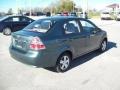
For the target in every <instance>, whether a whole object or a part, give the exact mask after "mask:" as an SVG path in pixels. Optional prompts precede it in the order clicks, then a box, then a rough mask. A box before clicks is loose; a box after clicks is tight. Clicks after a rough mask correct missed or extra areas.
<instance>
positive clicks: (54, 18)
mask: <svg viewBox="0 0 120 90" xmlns="http://www.w3.org/2000/svg"><path fill="white" fill-rule="evenodd" d="M43 19H50V20H57V21H58V20H69V19H82V20H83V19H84V18H79V17H74V16H51V17H46V18H43ZM84 20H86V19H84Z"/></svg>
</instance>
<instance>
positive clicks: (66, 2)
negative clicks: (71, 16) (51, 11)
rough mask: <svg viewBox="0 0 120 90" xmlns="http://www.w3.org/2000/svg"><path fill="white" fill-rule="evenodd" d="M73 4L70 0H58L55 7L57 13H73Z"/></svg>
mask: <svg viewBox="0 0 120 90" xmlns="http://www.w3.org/2000/svg"><path fill="white" fill-rule="evenodd" d="M74 8H75V4H74V2H73V1H71V0H62V1H61V0H60V1H59V5H58V7H57V10H58V12H72V11H74Z"/></svg>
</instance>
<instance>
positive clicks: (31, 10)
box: [30, 0, 32, 16]
mask: <svg viewBox="0 0 120 90" xmlns="http://www.w3.org/2000/svg"><path fill="white" fill-rule="evenodd" d="M31 3H32V2H31V0H30V16H31V15H32V4H31Z"/></svg>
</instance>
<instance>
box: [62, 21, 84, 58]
mask: <svg viewBox="0 0 120 90" xmlns="http://www.w3.org/2000/svg"><path fill="white" fill-rule="evenodd" d="M64 30H65V36H66V39H68V44H69V45H70V47H71V48H72V49H73V51H74V55H75V56H76V57H77V56H79V55H81V54H82V53H84V52H85V50H84V49H85V40H86V37H85V35H84V34H83V33H81V28H80V24H79V21H78V20H69V21H68V22H66V23H65V24H64Z"/></svg>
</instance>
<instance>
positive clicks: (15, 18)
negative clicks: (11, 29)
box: [5, 17, 20, 22]
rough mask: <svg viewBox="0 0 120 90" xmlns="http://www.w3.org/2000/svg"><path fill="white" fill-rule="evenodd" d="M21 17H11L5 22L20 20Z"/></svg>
mask: <svg viewBox="0 0 120 90" xmlns="http://www.w3.org/2000/svg"><path fill="white" fill-rule="evenodd" d="M19 21H20V18H19V17H10V18H8V19H6V20H5V22H19Z"/></svg>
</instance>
